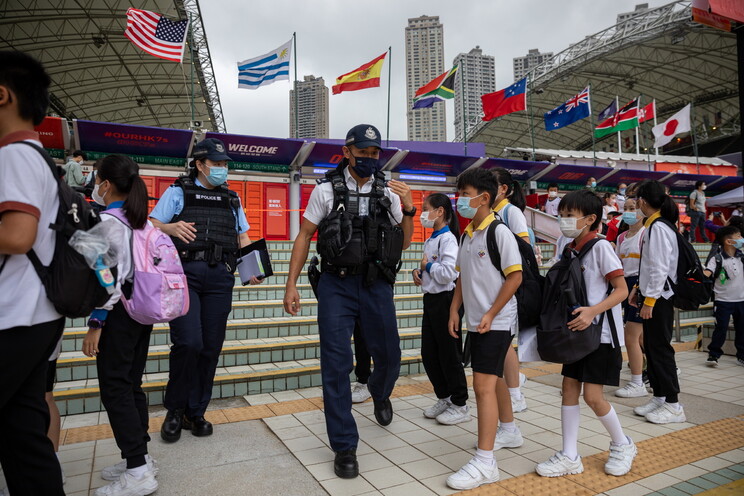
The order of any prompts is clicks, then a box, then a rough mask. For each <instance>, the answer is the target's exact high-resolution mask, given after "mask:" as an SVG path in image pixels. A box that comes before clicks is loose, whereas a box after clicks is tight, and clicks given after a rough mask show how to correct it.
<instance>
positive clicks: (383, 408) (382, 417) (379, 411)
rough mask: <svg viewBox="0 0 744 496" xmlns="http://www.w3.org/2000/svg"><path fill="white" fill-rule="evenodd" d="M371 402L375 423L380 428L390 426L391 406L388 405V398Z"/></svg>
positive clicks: (391, 418) (390, 404)
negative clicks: (380, 426) (373, 404)
mask: <svg viewBox="0 0 744 496" xmlns="http://www.w3.org/2000/svg"><path fill="white" fill-rule="evenodd" d="M373 401H374V402H375V419H377V423H378V424H380V425H382V426H386V425H390V422H392V421H393V404H392V403H390V398H385V399H384V400H380V401H377V400H373Z"/></svg>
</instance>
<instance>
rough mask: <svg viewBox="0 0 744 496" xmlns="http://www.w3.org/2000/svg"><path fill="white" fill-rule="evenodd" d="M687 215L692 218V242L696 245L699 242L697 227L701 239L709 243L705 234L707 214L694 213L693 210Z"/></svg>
mask: <svg viewBox="0 0 744 496" xmlns="http://www.w3.org/2000/svg"><path fill="white" fill-rule="evenodd" d="M687 215H688V216H689V217H690V242H691V243H695V242H696V241H697V239H695V236H696V235H695V228H696V227H697V229H698V231H700V237H701V238H702V239H703V241H705V242H706V243H707V242H708V236H707V235H706V234H705V212H697V211H694V212H693V211H692V210H691V211H690V212H689V213H688V214H687Z"/></svg>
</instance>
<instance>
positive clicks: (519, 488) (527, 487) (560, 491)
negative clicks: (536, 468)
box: [465, 474, 595, 496]
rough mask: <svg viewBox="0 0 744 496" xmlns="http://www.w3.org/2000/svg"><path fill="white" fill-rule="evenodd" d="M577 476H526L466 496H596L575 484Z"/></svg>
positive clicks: (482, 487)
mask: <svg viewBox="0 0 744 496" xmlns="http://www.w3.org/2000/svg"><path fill="white" fill-rule="evenodd" d="M576 477H577V476H575V475H567V476H566V477H540V476H539V475H537V474H526V475H522V476H520V477H514V478H512V479H506V480H505V481H502V482H496V483H495V484H490V485H488V486H481V487H480V488H478V489H480V491H479V492H471V491H466V492H465V494H482V495H484V496H485V495H491V494H504V491H508V492H510V493H512V494H515V495H517V496H534V495H535V494H549V495H550V496H589V495H592V494H595V492H594V491H591V490H589V489H587V488H585V487H582V486H580V485H579V484H577V483H576V482H575V478H576Z"/></svg>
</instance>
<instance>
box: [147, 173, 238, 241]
mask: <svg viewBox="0 0 744 496" xmlns="http://www.w3.org/2000/svg"><path fill="white" fill-rule="evenodd" d="M194 184H196V185H197V186H199V187H200V188H204V186H203V185H202V183H200V182H199V179H195V180H194ZM204 189H207V188H204ZM238 201H240V198H238ZM182 210H183V189H182V188H181V187H180V186H179V185H177V184H174V185H172V186H171V187H169V188H168V189H166V190H165V192H164V193H163V196H161V197H160V200H159V201H158V204H157V205H155V208H153V209H152V212H151V213H150V217H152V218H153V219H157V220H159V221H160V222H162V223H163V224H168V223H170V222H171V221H172V220H173V218H174V217H175V216H176V215H178V214H180V213H181V211H182ZM231 210H232V212H233V216H234V217H235V230H236V231H237V232H239V233H240V234H243V233H244V232H248V230H249V229H250V228H251V226H250V225H249V224H248V219H246V218H245V211H244V210H243V204H242V203H241V204H240V208H238V212H237V214H236V212H235V209H231Z"/></svg>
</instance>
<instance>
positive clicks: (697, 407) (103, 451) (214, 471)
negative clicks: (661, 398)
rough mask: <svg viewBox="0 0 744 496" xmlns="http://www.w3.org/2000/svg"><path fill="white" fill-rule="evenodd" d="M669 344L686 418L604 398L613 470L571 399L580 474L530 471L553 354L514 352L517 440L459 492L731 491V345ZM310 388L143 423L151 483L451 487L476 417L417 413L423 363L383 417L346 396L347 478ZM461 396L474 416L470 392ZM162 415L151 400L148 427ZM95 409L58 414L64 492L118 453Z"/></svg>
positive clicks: (553, 383)
mask: <svg viewBox="0 0 744 496" xmlns="http://www.w3.org/2000/svg"><path fill="white" fill-rule="evenodd" d="M687 347H688V348H689V346H687ZM677 357H678V363H679V366H680V368H681V370H682V376H681V378H680V380H681V385H682V390H683V395H682V397H681V401H682V403H683V405H684V406H685V410H686V413H687V418H688V422H686V423H684V424H669V425H661V426H659V425H653V424H649V423H647V422H645V420H644V419H642V418H641V417H637V416H635V415H633V412H632V408H633V407H634V406H636V405H638V404H640V403H642V402H643V400H642V399H627V400H622V399H619V398H615V397H614V396H612V397H611V401H613V403H614V404H615V409H616V410H617V412H618V414H619V415H620V417H621V422H622V424H623V427H624V428H625V429H626V432H627V434H628V435H629V436H631V437H632V438H633V440H634V441H636V443H638V445H639V457H638V458H637V460H636V463H635V464H634V467H633V470H632V471H631V473H630V474H628V475H626V476H624V477H621V478H615V477H610V476H606V475H605V474H604V473H603V471H602V465H603V464H604V461H605V460H606V457H607V453H606V450H607V447H608V444H609V438H608V436H607V434H606V432H605V431H604V428H603V427H602V425H601V424H600V423H599V421H598V420H596V418H595V417H594V415H593V414H592V412H591V410H589V408H588V407H586V406H585V405H583V404H582V409H581V413H582V419H581V421H582V422H581V431H580V437H579V440H580V447H579V451H580V454H581V455H582V457H584V465H585V468H586V471H585V473H584V474H581V475H579V476H570V477H565V478H560V479H544V478H541V477H538V476H536V475H535V474H534V466H535V464H536V463H537V462H540V461H544V460H545V459H547V458H548V457H549V456H550V455H551V454H553V453H554V452H555V451H556V450H557V449H559V448H560V443H561V440H560V394H559V393H560V391H559V389H558V387H557V386H559V384H560V375H559V374H558V373H557V372H558V367H557V366H555V365H551V364H542V363H536V364H528V365H527V366H526V367H525V368H523V372H524V373H525V374H526V375H527V376H528V377H530V380H529V381H528V382H527V383H526V385H525V387H524V392H525V394H526V396H527V399H528V405H529V409H528V410H527V411H526V412H524V413H520V414H517V415H516V417H517V423H518V425H519V427H520V429H521V430H522V433H523V435H524V437H525V444H524V446H522V447H521V448H517V449H513V450H508V449H507V450H500V451H498V452H496V458H497V461H498V464H499V468H500V472H501V479H502V480H501V482H499V483H497V484H492V485H490V486H485V487H483V488H481V489H480V490H478V491H474V492H473V494H518V495H522V494H523V495H537V494H550V495H551V496H553V495H556V496H557V495H560V494H566V495H569V494H608V495H613V496H615V495H626V494H627V495H633V496H635V495H643V494H663V495H666V496H681V495H685V494H699V493H703V492H705V494H739V495H741V494H744V368H742V367H740V366H738V365H736V364H735V360H734V359H732V358H731V357H724V358H723V359H722V361H721V366H720V367H719V368H718V369H710V368H707V367H705V366H704V365H703V362H704V360H705V357H706V355H705V354H704V353H700V352H696V351H684V352H680V353H678V355H677ZM623 377H624V378H625V379H627V378H628V377H629V376H628V375H627V371H624V373H623ZM610 392H611V391H610V389H609V388H608V389H607V393H608V395H609V393H610ZM471 393H472V391H471ZM319 396H320V390H319V388H310V389H303V390H297V391H286V392H282V393H275V394H272V395H255V396H247V397H245V398H237V399H234V400H228V401H221V402H216V403H215V404H214V405H213V409H212V411H210V412H209V415H208V417H209V418H210V420H212V421H213V422H215V434H214V435H213V436H212V437H211V438H195V437H193V436H191V435H189V434H188V432H185V433H184V436H183V438H182V440H181V441H179V442H178V443H176V444H174V445H166V444H165V443H163V442H162V441H160V439H159V436H157V435H153V442H152V443H151V444H150V451H151V453H152V455H153V456H154V457H155V458H156V459H157V460H158V462H159V464H160V467H161V470H160V476H159V478H158V480H159V483H160V489H159V490H158V492H157V493H156V494H158V495H191V494H194V495H203V494H215V495H233V494H235V495H238V494H240V495H243V494H259V495H263V496H271V495H315V494H331V495H344V496H350V495H356V494H384V495H397V494H401V495H405V496H416V495H419V494H421V495H423V494H427V495H430V494H451V493H452V491H450V490H448V489H447V487H446V485H445V479H446V477H447V475H449V474H450V473H451V472H452V471H453V470H456V469H458V468H459V467H460V466H461V465H462V464H464V463H465V462H467V460H468V459H470V457H471V456H472V453H473V445H474V443H475V438H476V435H475V431H476V429H477V425H476V421H475V419H474V420H473V421H471V422H468V423H465V424H460V425H457V426H441V425H438V424H437V423H436V422H435V421H433V420H428V419H425V418H424V417H423V416H422V414H421V409H422V408H424V407H426V406H429V405H430V404H431V403H433V401H434V396H433V395H432V394H431V385H430V384H429V383H428V381H427V380H426V377H425V376H422V377H409V378H402V379H401V380H400V381H399V386H398V387H397V388H396V392H395V395H394V396H395V398H394V399H393V406H394V409H395V413H396V417H395V419H394V421H393V423H392V424H391V425H390V426H388V427H387V428H382V427H380V426H378V425H377V424H376V423H375V421H374V416H373V414H372V404H371V402H368V403H364V404H361V405H356V406H355V407H354V408H355V416H356V419H357V423H358V425H359V431H360V435H361V443H360V446H359V450H358V454H359V463H360V468H361V472H362V474H361V477H359V478H357V479H354V480H351V481H346V480H341V479H338V478H336V477H335V476H334V475H333V469H332V463H331V461H332V458H333V454H332V452H331V450H330V449H329V448H328V446H327V438H326V436H325V423H324V418H323V413H322V410H321V408H322V401H321V400H320V398H319ZM471 396H472V394H471ZM608 397H609V396H608ZM471 407H472V412H473V413H474V415H476V416H477V410H476V409H475V402H474V401H471ZM163 414H164V412H162V410H161V409H153V418H152V430H153V432H156V431H157V430H159V426H160V423H161V422H162V415H163ZM107 421H108V419H107V417H106V415H105V413H103V414H86V415H77V416H74V417H73V416H70V417H67V418H65V419H64V424H63V436H64V437H63V446H62V448H61V450H60V458H61V460H62V462H63V468H64V470H65V473H66V474H67V485H66V486H65V488H66V491H67V493H68V494H69V495H75V496H80V495H87V494H92V493H93V492H94V491H93V490H94V489H95V488H96V487H99V486H101V485H103V484H104V482H105V481H103V480H102V479H100V475H99V472H100V469H101V468H102V467H104V466H106V465H108V464H112V463H115V462H117V461H118V460H119V459H120V458H119V456H118V450H117V448H116V445H115V444H114V442H113V439H111V431H110V428H109V427H108V425H107ZM3 485H4V484H3V481H2V476H1V475H0V487H3ZM706 491H707V492H706Z"/></svg>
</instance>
